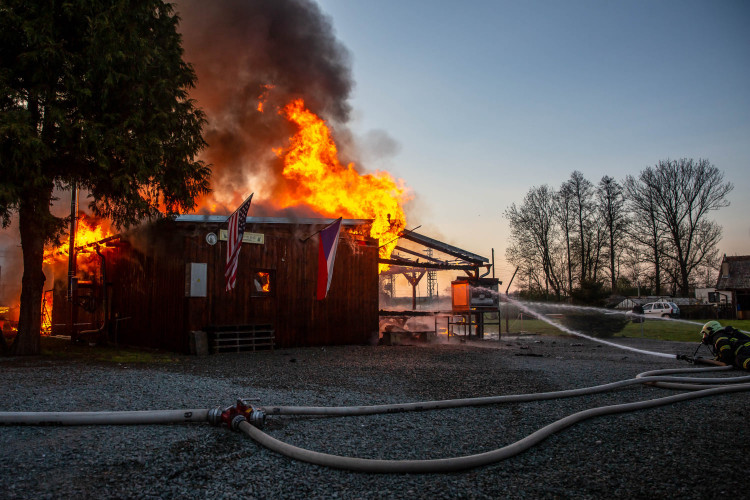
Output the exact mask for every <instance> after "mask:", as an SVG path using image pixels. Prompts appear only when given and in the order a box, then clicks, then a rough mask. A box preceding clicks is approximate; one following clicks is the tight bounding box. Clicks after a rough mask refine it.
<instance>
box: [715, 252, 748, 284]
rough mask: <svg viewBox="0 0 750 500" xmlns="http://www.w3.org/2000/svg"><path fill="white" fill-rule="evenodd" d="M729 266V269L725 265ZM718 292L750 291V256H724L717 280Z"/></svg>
mask: <svg viewBox="0 0 750 500" xmlns="http://www.w3.org/2000/svg"><path fill="white" fill-rule="evenodd" d="M725 263H726V264H728V266H727V267H728V269H727V268H725V266H724V264H725ZM716 289H717V290H742V289H750V255H734V256H727V255H725V256H724V260H723V261H722V263H721V267H720V268H719V278H718V279H717V280H716Z"/></svg>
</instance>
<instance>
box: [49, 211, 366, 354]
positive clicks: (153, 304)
mask: <svg viewBox="0 0 750 500" xmlns="http://www.w3.org/2000/svg"><path fill="white" fill-rule="evenodd" d="M322 227H324V226H323V225H314V224H302V225H300V224H253V223H249V224H248V225H247V227H246V229H245V231H246V232H252V233H261V234H263V235H264V240H265V241H264V244H262V245H260V244H252V243H244V244H243V245H242V250H241V252H240V257H239V268H238V272H237V285H236V288H235V289H234V290H233V291H232V292H226V291H225V289H224V266H225V258H226V242H225V241H219V242H218V243H216V244H215V245H209V244H208V243H207V242H206V235H207V234H208V233H209V232H214V233H215V234H217V235H218V234H219V229H220V228H225V224H222V225H219V224H213V223H194V222H175V221H162V222H160V223H158V224H155V225H153V226H151V227H150V228H149V229H148V230H146V231H142V232H140V233H138V234H134V235H131V236H129V237H128V238H123V241H124V242H125V244H124V245H121V247H120V248H115V249H109V250H108V251H105V256H106V257H107V275H108V281H110V282H111V283H112V286H111V309H112V315H113V317H114V316H116V317H118V318H120V319H121V321H120V322H119V324H118V337H119V341H120V342H121V343H123V344H131V345H139V346H145V347H155V348H163V349H168V350H172V351H177V352H187V351H188V350H189V332H190V331H191V330H202V329H204V328H206V327H207V326H223V325H241V324H258V323H271V324H273V326H274V328H275V329H276V346H277V347H296V346H312V345H334V344H365V343H369V342H372V341H374V340H376V339H377V331H378V275H377V272H378V271H377V268H378V264H377V253H378V249H377V241H376V240H373V239H371V238H369V237H363V236H354V235H352V234H349V226H343V227H342V231H341V239H340V241H339V246H338V249H337V254H336V262H335V267H334V271H333V280H332V282H331V288H330V290H329V293H328V297H327V298H326V299H325V300H323V301H317V300H316V299H315V290H316V282H317V272H318V238H317V236H313V237H312V238H310V239H309V240H307V241H306V242H301V241H300V238H304V237H306V236H308V235H310V234H312V233H314V232H315V231H317V230H318V229H321V228H322ZM358 229H359V231H360V232H361V231H362V230H363V228H362V227H359V228H358ZM364 229H366V228H364ZM357 240H358V241H357ZM191 262H195V263H206V264H207V269H208V276H207V278H208V283H207V288H208V293H207V295H208V296H207V297H205V298H199V297H186V296H185V269H186V265H187V264H188V263H191ZM255 271H262V272H270V273H271V274H272V276H273V277H274V278H275V281H274V283H272V285H275V286H273V288H272V291H271V293H270V294H269V295H267V296H253V293H252V275H253V274H254V272H255ZM64 293H65V292H64V290H63V291H62V296H63V297H64ZM57 295H59V294H57ZM55 304H56V305H55V309H57V304H58V300H57V296H56V301H55ZM61 309H62V308H61ZM63 314H67V313H63ZM55 316H56V317H59V316H60V314H56V315H55ZM122 318H129V319H122ZM110 330H111V328H110Z"/></svg>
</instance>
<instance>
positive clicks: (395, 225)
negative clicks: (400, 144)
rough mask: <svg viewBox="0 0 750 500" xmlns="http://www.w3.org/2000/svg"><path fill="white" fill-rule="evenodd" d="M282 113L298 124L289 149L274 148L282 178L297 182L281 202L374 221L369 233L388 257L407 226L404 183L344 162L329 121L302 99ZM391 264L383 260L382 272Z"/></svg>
mask: <svg viewBox="0 0 750 500" xmlns="http://www.w3.org/2000/svg"><path fill="white" fill-rule="evenodd" d="M281 113H282V114H283V115H284V116H285V117H286V118H287V119H288V120H289V121H291V122H292V123H295V124H296V125H297V126H298V127H299V130H298V131H297V133H296V134H295V135H294V136H293V137H292V138H291V139H290V145H289V147H288V148H286V149H278V150H274V151H275V152H276V154H277V155H279V156H280V157H283V161H284V170H283V175H284V177H285V178H287V179H288V180H291V181H294V183H295V188H294V189H293V192H292V190H290V191H288V192H286V193H284V194H282V195H281V199H280V200H281V201H280V204H281V206H282V207H288V206H292V205H297V204H300V203H304V204H306V205H309V206H311V207H313V208H314V209H316V210H317V211H319V212H321V213H323V214H324V215H326V216H329V217H341V216H343V217H348V218H359V219H373V224H372V229H371V230H370V236H372V237H373V238H376V239H378V240H379V241H380V245H381V247H380V257H381V258H388V257H390V255H391V252H392V251H393V249H394V248H395V247H396V243H397V239H398V235H399V234H400V233H401V232H402V231H403V230H404V228H405V227H406V216H405V215H404V210H403V208H402V205H403V203H405V202H406V201H408V199H409V196H408V194H407V190H406V187H405V186H404V185H403V181H400V180H399V181H398V182H397V181H396V180H394V179H393V177H391V176H390V174H388V173H387V172H376V173H375V174H365V175H363V174H360V173H359V172H357V170H356V169H355V168H354V164H352V163H350V164H349V165H346V166H344V165H342V164H341V163H340V162H339V160H338V150H337V148H336V144H335V143H334V142H333V139H332V137H331V133H330V130H329V129H328V126H327V125H326V122H325V121H323V120H322V119H320V118H319V117H318V116H317V115H316V114H314V113H312V112H311V111H310V110H308V109H307V108H305V104H304V102H303V101H302V99H297V100H294V101H292V102H290V103H289V104H287V105H286V106H285V107H284V109H283V110H282V111H281ZM387 268H388V266H387V265H384V264H380V271H383V270H385V269H387Z"/></svg>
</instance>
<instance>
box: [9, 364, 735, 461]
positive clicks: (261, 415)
mask: <svg viewBox="0 0 750 500" xmlns="http://www.w3.org/2000/svg"><path fill="white" fill-rule="evenodd" d="M731 369H732V367H731V366H713V367H708V368H689V369H666V370H654V371H649V372H644V373H640V374H638V375H637V376H636V377H635V378H632V379H626V380H621V381H617V382H612V383H609V384H603V385H597V386H592V387H586V388H581V389H571V390H563V391H554V392H542V393H534V394H515V395H503V396H490V397H479V398H466V399H451V400H443V401H424V402H417V403H400V404H388V405H375V406H339V407H304V406H268V407H262V406H256V405H255V404H253V403H251V402H248V401H246V400H242V399H240V400H238V401H237V405H236V406H233V407H228V408H226V409H223V410H222V409H220V408H215V409H211V410H208V409H190V410H158V411H115V412H0V424H10V425H14V424H15V425H97V424H122V425H131V424H167V423H184V422H206V421H209V422H211V423H212V424H214V425H220V424H222V423H224V424H226V425H227V426H228V427H230V428H232V429H234V430H239V431H242V432H244V433H245V434H247V435H248V436H249V437H250V438H251V439H253V440H255V441H256V442H257V443H258V444H260V445H261V446H264V447H266V448H268V449H270V450H272V451H275V452H277V453H279V454H281V455H284V456H287V457H289V458H292V459H295V460H301V461H304V462H309V463H313V464H316V465H322V466H326V467H332V468H337V469H347V470H353V471H359V472H370V473H435V472H455V471H460V470H466V469H471V468H475V467H481V466H484V465H489V464H492V463H496V462H499V461H501V460H504V459H506V458H510V457H513V456H515V455H518V454H519V453H522V452H524V451H526V450H528V449H529V448H531V447H532V446H534V445H536V444H537V443H539V442H540V441H543V440H544V439H546V438H547V437H549V436H550V435H552V434H554V433H556V432H559V431H561V430H563V429H565V428H567V427H570V426H572V425H574V424H576V423H578V422H581V421H583V420H587V419H590V418H593V417H598V416H603V415H612V414H616V413H625V412H629V411H636V410H644V409H648V408H656V407H658V406H664V405H668V404H672V403H678V402H681V401H687V400H691V399H697V398H703V397H708V396H715V395H719V394H727V393H730V392H741V391H750V375H747V376H738V377H724V378H715V377H675V376H672V375H674V374H677V373H687V372H690V373H697V372H700V373H704V372H714V371H726V370H731ZM636 384H648V385H654V386H657V387H664V388H669V389H678V390H688V391H692V392H684V393H681V394H675V395H672V396H667V397H662V398H657V399H651V400H646V401H637V402H633V403H625V404H618V405H612V406H601V407H598V408H591V409H588V410H583V411H580V412H578V413H574V414H572V415H568V416H567V417H564V418H562V419H560V420H557V421H555V422H553V423H551V424H549V425H547V426H545V427H542V428H541V429H539V430H537V431H535V432H533V433H531V434H529V435H528V436H526V437H525V438H523V439H520V440H519V441H516V442H515V443H511V444H509V445H507V446H504V447H502V448H498V449H495V450H492V451H488V452H485V453H479V454H475V455H467V456H461V457H452V458H440V459H430V460H380V459H367V458H355V457H344V456H338V455H330V454H326V453H320V452H316V451H311V450H307V449H304V448H299V447H297V446H293V445H290V444H287V443H284V442H282V441H279V440H278V439H275V438H273V437H271V436H269V435H268V434H266V433H265V432H263V431H262V430H261V428H262V427H263V423H264V422H265V419H266V415H267V414H268V415H317V416H354V415H374V414H383V413H399V412H406V411H425V410H437V409H448V408H457V407H464V406H482V405H490V404H501V403H518V402H526V401H540V400H549V399H557V398H567V397H575V396H582V395H587V394H596V393H601V392H605V391H610V390H614V389H621V388H624V387H628V386H631V385H636Z"/></svg>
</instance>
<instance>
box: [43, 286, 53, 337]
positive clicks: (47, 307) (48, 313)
mask: <svg viewBox="0 0 750 500" xmlns="http://www.w3.org/2000/svg"><path fill="white" fill-rule="evenodd" d="M41 334H42V336H44V337H46V336H48V335H52V290H47V291H46V292H44V293H43V294H42V331H41Z"/></svg>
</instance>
